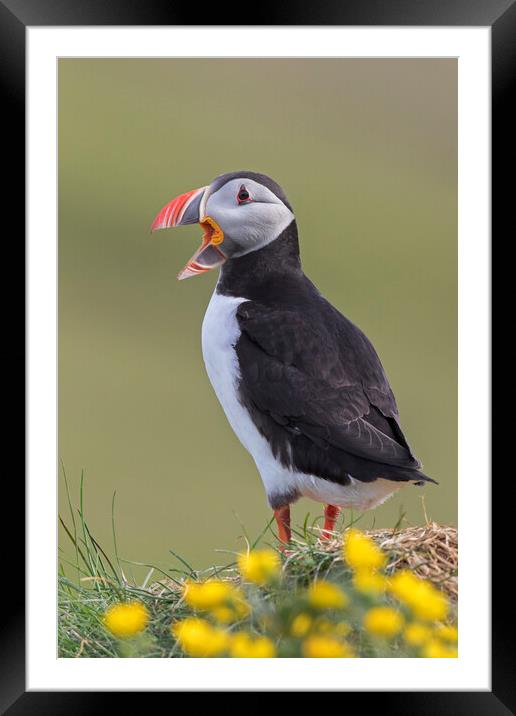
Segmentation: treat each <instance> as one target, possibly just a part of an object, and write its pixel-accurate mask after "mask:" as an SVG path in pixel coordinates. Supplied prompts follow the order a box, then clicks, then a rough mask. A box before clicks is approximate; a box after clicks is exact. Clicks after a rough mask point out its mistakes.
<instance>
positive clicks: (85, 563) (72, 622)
mask: <svg viewBox="0 0 516 716" xmlns="http://www.w3.org/2000/svg"><path fill="white" fill-rule="evenodd" d="M65 484H66V480H65ZM66 493H67V495H69V492H68V485H67V484H66ZM83 493H84V481H83V480H81V486H80V504H79V508H78V509H74V508H73V506H72V503H71V501H69V514H68V515H67V519H66V520H65V519H63V518H60V519H61V525H62V527H63V529H64V531H65V533H66V534H67V536H68V538H69V539H70V540H71V543H72V545H73V553H74V554H75V559H72V560H69V559H67V558H66V557H65V556H64V555H62V556H61V560H60V573H59V635H58V638H59V655H60V656H61V657H74V658H76V657H97V658H98V657H101V658H102V657H119V656H123V657H136V656H138V657H162V658H163V657H164V658H167V657H182V656H185V655H189V656H235V657H270V656H280V657H282V656H283V657H284V656H294V657H296V656H315V657H346V656H348V657H349V656H351V657H352V656H360V657H374V656H389V657H400V656H403V657H406V656H437V657H443V656H455V655H456V647H455V643H454V642H455V640H456V630H455V627H454V626H453V622H454V621H455V604H456V574H457V572H456V569H457V543H456V537H457V535H456V530H454V529H453V528H450V527H440V526H438V525H436V524H434V523H428V524H427V525H426V526H424V527H417V528H410V527H409V528H404V529H401V528H398V529H396V528H394V529H390V530H376V531H373V532H371V533H369V536H368V535H366V534H365V533H363V532H359V531H358V530H357V529H356V528H355V526H354V525H352V524H348V525H346V529H345V531H344V546H343V543H342V540H341V539H340V537H338V536H337V535H336V534H335V536H334V538H332V539H329V540H321V538H320V536H321V535H320V530H319V529H318V528H317V526H316V525H308V524H307V521H305V524H304V525H303V526H302V527H301V528H300V529H298V530H294V539H293V543H292V545H291V546H290V547H289V549H288V550H287V551H286V552H281V551H280V550H279V549H278V547H279V545H278V542H277V540H276V538H275V536H274V535H273V533H272V531H271V529H270V528H271V524H270V523H269V524H267V525H266V526H265V528H264V530H263V531H262V533H261V534H260V535H258V536H257V538H256V539H254V540H252V541H251V540H247V545H248V549H246V550H244V551H243V552H242V553H241V554H240V555H237V554H235V556H234V559H233V560H232V561H231V562H230V563H228V564H225V565H223V566H220V567H213V568H210V569H207V570H202V571H197V570H195V569H194V568H193V567H192V566H191V565H190V564H188V563H187V562H186V561H185V560H184V559H183V558H181V557H180V556H179V555H176V554H174V553H172V556H173V558H174V562H175V564H176V565H177V566H174V567H173V568H170V569H169V570H168V571H162V570H160V569H159V568H157V567H155V566H151V565H142V564H140V563H132V562H129V561H127V560H124V559H122V558H121V557H120V555H119V552H118V545H117V541H116V530H115V519H114V507H115V500H114V498H113V503H112V508H113V509H112V526H113V541H114V557H113V558H111V557H110V556H109V555H108V554H107V552H106V551H105V550H104V548H103V547H102V546H101V545H100V544H99V543H98V542H97V541H96V539H95V537H94V536H93V535H92V534H91V531H90V529H89V527H88V523H87V520H86V516H85V514H84V509H83ZM133 564H138V566H139V567H143V566H145V567H146V568H147V574H146V576H145V578H144V579H143V580H142V581H140V582H138V581H136V580H135V579H134V578H132V577H130V576H129V574H130V569H131V566H132V565H133ZM416 575H419V576H424V577H426V580H425V581H423V580H421V579H419V578H418V576H416Z"/></svg>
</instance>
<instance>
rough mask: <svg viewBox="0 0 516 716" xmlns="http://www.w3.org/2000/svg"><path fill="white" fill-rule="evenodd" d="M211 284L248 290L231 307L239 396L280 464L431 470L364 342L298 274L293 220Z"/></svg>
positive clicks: (396, 475)
mask: <svg viewBox="0 0 516 716" xmlns="http://www.w3.org/2000/svg"><path fill="white" fill-rule="evenodd" d="M237 176H240V174H237ZM217 290H218V291H219V293H223V294H225V295H231V296H237V297H243V298H246V299H248V300H247V301H245V302H243V303H242V304H240V306H239V307H238V310H237V319H238V322H239V325H240V328H241V335H240V337H239V339H238V342H237V344H236V352H237V356H238V360H239V366H240V374H241V379H240V386H239V392H240V399H241V401H242V403H243V404H244V405H245V406H246V408H247V409H248V410H249V412H250V414H251V417H252V419H253V421H254V422H255V424H256V426H257V427H258V429H259V431H260V432H261V434H262V435H263V436H264V437H265V438H266V439H267V440H268V441H269V443H270V445H271V447H272V450H273V452H274V454H275V456H276V457H277V458H278V459H279V460H280V461H281V462H282V463H283V464H284V465H285V466H288V467H290V468H294V469H296V470H298V471H300V472H304V473H306V474H312V475H316V476H318V477H321V478H324V479H327V480H331V481H335V482H338V483H341V484H346V483H348V482H349V475H352V476H353V477H354V478H356V479H358V480H361V481H365V482H369V481H373V480H376V479H377V478H379V477H383V478H387V479H391V480H396V481H406V480H426V479H430V478H427V477H426V476H425V475H423V474H422V473H420V472H418V469H419V468H420V467H421V464H420V463H419V461H418V460H417V459H416V458H415V457H414V456H413V454H412V452H411V450H410V448H409V446H408V443H407V441H406V440H405V437H404V435H403V433H402V431H401V428H400V426H399V416H398V409H397V406H396V401H395V398H394V395H393V393H392V390H391V388H390V386H389V382H388V380H387V377H386V375H385V372H384V370H383V367H382V365H381V362H380V359H379V358H378V355H377V353H376V351H375V350H374V348H373V346H372V344H371V343H370V341H369V340H368V338H367V337H366V336H365V335H364V334H363V333H362V331H361V330H360V329H359V328H357V326H355V325H354V324H353V323H352V322H351V321H349V320H348V319H347V318H345V317H344V316H343V315H342V314H341V313H340V312H339V311H337V309H336V308H334V307H333V306H332V305H331V304H330V303H329V302H328V301H327V300H326V299H325V298H324V297H323V296H322V295H321V294H320V292H319V291H318V290H317V288H316V287H315V286H314V285H313V284H312V282H311V281H310V280H309V279H308V278H307V277H306V276H305V275H304V273H303V271H302V269H301V262H300V259H299V245H298V236H297V227H296V223H295V221H293V222H292V223H291V224H290V226H289V227H287V229H285V231H284V232H283V233H282V234H281V235H280V236H279V237H278V238H277V239H276V240H274V241H272V242H271V243H270V244H268V245H267V246H266V247H264V248H262V249H260V250H258V251H254V252H251V253H249V254H247V255H245V256H242V257H240V258H235V259H230V260H228V261H227V262H226V263H225V264H224V265H223V267H222V269H221V277H220V281H219V284H218V287H217Z"/></svg>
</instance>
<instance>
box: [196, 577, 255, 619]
mask: <svg viewBox="0 0 516 716" xmlns="http://www.w3.org/2000/svg"><path fill="white" fill-rule="evenodd" d="M185 602H186V603H187V604H188V605H190V606H191V607H193V608H194V609H200V610H203V611H208V612H210V613H211V614H212V616H213V617H215V619H216V620H217V621H219V622H221V623H223V624H230V623H231V622H235V621H237V620H238V619H242V618H243V617H245V616H247V614H248V613H249V606H248V604H247V602H246V600H245V597H244V595H243V593H242V591H241V590H240V589H238V587H235V586H234V585H233V584H230V583H228V582H218V581H215V580H213V581H208V582H203V583H198V582H187V584H186V585H185Z"/></svg>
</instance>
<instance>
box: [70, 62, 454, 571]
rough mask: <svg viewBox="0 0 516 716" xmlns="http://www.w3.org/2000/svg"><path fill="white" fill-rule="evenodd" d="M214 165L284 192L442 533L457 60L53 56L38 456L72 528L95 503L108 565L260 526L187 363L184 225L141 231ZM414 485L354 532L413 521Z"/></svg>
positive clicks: (196, 548) (240, 469) (240, 459)
mask: <svg viewBox="0 0 516 716" xmlns="http://www.w3.org/2000/svg"><path fill="white" fill-rule="evenodd" d="M235 169H251V170H255V171H260V172H264V173H266V174H269V175H270V176H272V177H273V178H274V179H276V180H277V181H278V182H279V183H280V184H281V185H282V186H283V188H284V189H285V191H286V193H287V195H288V197H289V199H290V201H291V203H292V204H293V206H294V209H295V212H296V216H297V221H298V226H299V231H300V239H301V250H302V259H303V265H304V269H305V272H306V273H307V274H308V275H309V276H310V278H311V279H312V280H313V281H314V282H315V284H316V285H317V286H318V287H319V288H320V289H321V290H322V292H323V293H324V294H325V295H326V297H327V298H328V299H329V300H330V301H331V302H332V303H334V304H335V305H336V306H337V307H338V308H339V309H340V310H341V311H342V312H343V313H345V314H346V315H347V316H348V317H349V318H351V320H353V321H354V322H355V323H357V324H358V325H359V326H360V327H361V328H362V329H363V330H364V331H365V332H366V334H367V335H368V336H369V337H370V339H371V340H372V341H373V343H374V345H375V347H376V349H377V351H378V353H379V354H380V356H381V359H382V362H383V364H384V367H385V369H386V371H387V374H388V376H389V378H390V381H391V385H392V387H393V389H394V392H395V394H396V396H397V400H398V405H399V408H400V413H401V419H402V425H403V427H404V429H405V432H406V434H407V436H408V439H409V441H410V442H411V444H412V446H413V448H414V450H415V452H416V454H417V455H418V456H419V458H420V459H421V460H422V461H423V463H424V467H425V472H426V473H428V474H429V475H431V476H433V477H434V478H436V479H437V480H439V482H440V485H439V486H438V487H435V486H429V487H427V488H426V489H425V490H424V494H425V503H426V511H427V513H428V515H429V517H430V518H432V519H435V520H437V521H440V522H446V523H455V522H456V511H457V473H456V468H457V64H456V61H455V60H451V59H450V60H446V59H437V60H435V59H414V60H412V59H402V60H394V59H371V60H368V59H359V60H355V59H334V60H333V59H332V60H328V59H311V60H305V59H286V60H285V59H270V60H266V59H258V60H250V59H209V60H203V59H188V60H182V59H163V60H155V59H148V60H147V59H134V60H133V59H98V60H97V59H62V60H60V61H59V456H60V458H61V460H62V461H63V463H64V466H65V469H66V472H67V475H68V480H69V483H70V488H71V493H72V499H73V500H74V502H77V501H78V487H79V480H80V474H81V470H84V474H85V499H84V503H85V511H86V515H87V518H88V520H89V524H90V528H91V530H92V532H93V534H94V535H95V536H96V538H97V539H98V541H99V542H100V543H101V544H102V545H103V546H104V548H107V549H109V551H111V547H110V545H111V544H112V540H111V498H112V494H113V492H114V491H115V490H116V493H117V519H116V524H117V535H118V543H119V551H120V553H121V554H122V556H125V557H129V558H130V559H133V560H136V561H142V562H153V563H156V564H158V565H161V566H162V567H167V566H171V563H172V561H173V558H172V557H171V555H170V554H169V552H168V550H169V549H173V550H174V551H175V552H178V553H180V554H181V555H183V556H184V557H185V558H186V559H187V560H188V561H189V562H191V563H193V564H194V565H195V566H196V567H203V566H208V565H210V564H213V563H219V564H220V563H224V562H225V561H228V555H227V554H220V553H217V552H216V550H217V549H225V550H234V549H238V548H241V547H242V545H243V542H242V537H241V535H242V534H243V530H242V527H241V523H242V524H243V525H245V528H246V530H247V532H248V534H249V535H251V536H257V535H258V533H259V532H260V530H261V529H262V528H263V527H264V525H265V524H266V521H267V520H268V519H269V517H270V514H271V513H270V510H269V508H268V506H267V503H266V499H265V493H264V490H263V488H262V485H261V481H260V478H259V475H258V473H257V471H256V469H255V467H254V463H253V461H252V459H251V457H250V456H249V455H248V454H247V453H246V452H245V450H244V449H243V448H242V447H241V446H240V443H239V442H238V441H237V438H236V437H235V436H234V435H233V433H232V431H231V429H230V427H229V425H228V424H227V422H226V419H225V417H224V414H223V412H222V409H221V408H220V406H219V404H218V402H217V400H216V398H215V395H214V393H213V391H212V389H211V386H210V385H209V382H208V379H207V376H206V374H205V370H204V366H203V362H202V357H201V349H200V330H201V322H202V318H203V315H204V311H205V308H206V305H207V303H208V301H209V298H210V295H211V292H212V290H213V288H214V285H215V282H216V280H217V272H212V273H209V274H206V275H203V276H201V277H198V278H195V279H191V280H189V281H185V282H181V283H179V282H177V281H176V279H175V276H176V273H177V272H178V270H179V269H180V268H182V266H183V264H184V263H185V261H186V260H187V259H188V258H189V257H190V256H191V254H192V253H193V252H194V250H195V249H196V248H197V246H198V244H199V241H200V234H201V232H200V229H199V227H197V226H191V227H184V228H181V229H175V230H172V231H169V232H160V233H159V234H156V235H154V236H153V237H152V238H151V237H150V236H149V227H150V224H151V221H152V219H153V218H154V216H155V214H156V213H157V212H158V210H159V209H160V208H161V207H162V206H163V205H164V204H165V203H167V202H168V201H169V200H170V199H172V198H173V197H174V196H176V195H177V194H180V193H182V192H184V191H186V190H188V189H192V188H195V187H198V186H202V185H205V184H207V183H209V182H210V181H211V180H212V179H213V178H214V177H215V176H217V175H218V174H220V173H222V172H227V171H233V170H235ZM201 435H202V440H199V436H201ZM59 485H60V490H59V492H60V510H61V511H62V513H63V514H66V512H67V508H66V495H65V490H64V486H63V481H62V476H60V481H59ZM422 494H423V491H421V490H418V489H416V488H406V489H404V490H402V491H400V492H399V493H398V495H396V496H394V497H393V498H392V499H391V500H390V501H389V502H387V503H386V504H385V505H384V506H382V507H380V508H378V509H377V510H376V511H375V512H369V513H367V514H366V515H365V517H364V518H363V519H362V520H361V523H360V524H361V525H362V526H363V527H365V528H367V527H370V526H371V525H372V524H373V520H374V521H375V522H376V526H393V525H394V524H395V523H396V521H397V520H398V516H399V514H400V510H401V509H403V510H405V511H406V513H407V518H408V519H409V520H410V521H411V522H412V523H416V524H417V523H421V522H423V521H424V512H423V507H422V500H421V496H422ZM307 512H310V515H311V516H312V517H315V516H316V515H318V514H320V513H321V506H319V505H318V504H317V503H314V502H309V501H307V500H301V501H300V502H299V503H298V504H297V505H296V507H295V509H294V520H295V522H297V523H298V524H300V523H302V521H303V519H304V517H305V515H306V513H307ZM347 517H348V518H349V515H347ZM61 537H63V535H62V534H61ZM61 543H62V546H63V548H64V550H65V551H66V552H68V553H71V549H70V546H69V545H68V543H67V540H66V538H63V539H61Z"/></svg>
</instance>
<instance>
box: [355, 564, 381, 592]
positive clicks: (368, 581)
mask: <svg viewBox="0 0 516 716" xmlns="http://www.w3.org/2000/svg"><path fill="white" fill-rule="evenodd" d="M353 585H354V587H355V589H356V590H357V591H358V592H362V593H364V594H381V593H382V592H384V591H385V577H384V576H383V575H382V574H378V573H377V572H371V571H369V570H367V569H359V570H358V571H357V572H355V574H354V575H353Z"/></svg>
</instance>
